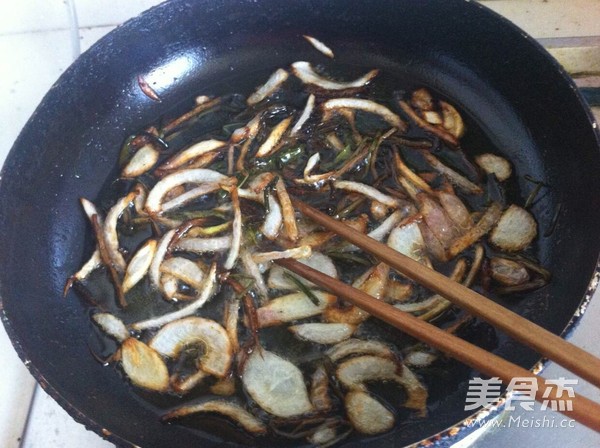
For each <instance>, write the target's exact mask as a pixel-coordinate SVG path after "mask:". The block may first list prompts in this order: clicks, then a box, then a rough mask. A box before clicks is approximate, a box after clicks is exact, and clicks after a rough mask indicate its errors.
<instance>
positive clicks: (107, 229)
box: [102, 192, 136, 272]
mask: <svg viewBox="0 0 600 448" xmlns="http://www.w3.org/2000/svg"><path fill="white" fill-rule="evenodd" d="M135 195H136V194H135V192H131V193H129V194H128V195H127V196H125V197H122V198H121V199H119V200H118V201H117V202H116V203H115V205H113V206H112V207H111V209H110V210H109V211H108V213H107V214H106V219H105V220H104V225H103V226H102V232H103V233H104V240H105V241H106V249H107V251H108V255H109V256H110V259H111V261H112V262H113V264H114V265H115V268H116V269H117V270H118V271H119V272H123V271H125V267H126V266H127V263H125V259H124V258H123V255H122V254H121V252H120V251H119V234H118V233H117V221H118V220H119V217H120V216H121V214H122V213H123V212H124V211H125V209H126V208H127V207H129V205H130V204H131V202H132V201H133V200H134V199H135Z"/></svg>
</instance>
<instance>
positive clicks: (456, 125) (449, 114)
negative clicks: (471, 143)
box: [440, 100, 465, 138]
mask: <svg viewBox="0 0 600 448" xmlns="http://www.w3.org/2000/svg"><path fill="white" fill-rule="evenodd" d="M440 107H441V108H442V117H443V119H444V121H443V123H442V124H443V126H444V129H446V130H447V131H448V132H450V133H451V134H452V135H453V136H454V137H456V138H461V137H462V136H463V134H464V133H465V124H464V122H463V119H462V117H461V116H460V114H459V113H458V111H457V110H456V109H455V108H454V106H452V105H451V104H448V103H447V102H445V101H443V100H440Z"/></svg>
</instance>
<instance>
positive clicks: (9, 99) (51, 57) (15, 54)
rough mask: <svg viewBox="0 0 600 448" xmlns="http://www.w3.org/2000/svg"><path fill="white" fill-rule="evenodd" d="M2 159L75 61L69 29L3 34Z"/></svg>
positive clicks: (0, 45) (0, 47)
mask: <svg viewBox="0 0 600 448" xmlns="http://www.w3.org/2000/svg"><path fill="white" fill-rule="evenodd" d="M0 54H1V55H2V57H0V73H2V82H0V104H2V105H6V106H7V107H0V136H2V138H1V139H0V160H1V161H3V160H4V158H5V157H6V154H8V150H9V149H10V147H11V146H12V144H13V142H14V140H15V139H16V138H17V135H18V134H19V132H20V131H21V128H22V127H23V125H25V123H26V122H27V120H28V119H29V117H30V116H31V114H32V113H33V111H34V110H35V108H36V107H37V105H38V104H39V103H40V101H41V100H42V97H43V96H44V95H45V93H46V92H47V91H48V89H49V88H50V87H51V86H52V84H54V82H55V81H56V80H57V79H58V77H59V76H60V74H61V73H62V72H63V71H64V70H65V69H66V68H67V67H68V66H69V64H70V63H71V60H72V55H71V46H70V38H69V32H68V31H66V30H63V31H43V32H36V33H27V34H12V35H4V36H0Z"/></svg>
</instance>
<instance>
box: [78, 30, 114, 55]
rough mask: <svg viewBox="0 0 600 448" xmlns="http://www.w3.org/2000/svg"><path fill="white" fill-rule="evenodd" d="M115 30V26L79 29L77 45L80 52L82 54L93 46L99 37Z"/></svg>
mask: <svg viewBox="0 0 600 448" xmlns="http://www.w3.org/2000/svg"><path fill="white" fill-rule="evenodd" d="M115 28H116V26H115V25H108V26H98V27H93V28H80V29H79V44H80V47H81V52H82V53H83V52H84V51H86V50H87V49H89V48H90V47H91V46H92V45H94V44H95V43H96V42H97V41H98V40H99V39H100V38H101V37H104V36H105V35H106V34H108V33H110V32H111V31H112V30H114V29H115Z"/></svg>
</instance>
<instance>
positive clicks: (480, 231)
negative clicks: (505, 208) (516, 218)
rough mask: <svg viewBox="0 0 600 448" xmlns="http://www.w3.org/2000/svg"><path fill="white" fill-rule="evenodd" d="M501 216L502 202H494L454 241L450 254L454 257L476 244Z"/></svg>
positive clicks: (449, 250)
mask: <svg viewBox="0 0 600 448" xmlns="http://www.w3.org/2000/svg"><path fill="white" fill-rule="evenodd" d="M501 216H502V207H501V206H500V204H498V203H497V202H494V203H492V204H491V205H490V206H489V207H488V208H487V210H486V211H485V213H484V214H483V216H482V217H481V218H480V219H479V221H477V223H475V225H474V226H473V227H472V228H470V229H469V230H467V231H466V232H465V233H464V234H463V235H461V236H460V237H458V238H457V239H455V240H454V241H453V242H452V244H451V245H450V247H449V248H448V251H447V252H448V256H449V257H450V258H453V257H455V256H457V255H458V254H459V253H461V252H462V251H463V250H465V249H466V248H468V247H469V246H471V245H472V244H475V243H476V242H477V241H478V240H479V239H480V238H482V237H483V236H484V235H486V234H487V233H488V232H489V231H490V230H492V227H494V224H496V222H498V220H499V219H500V217H501ZM534 223H535V221H534Z"/></svg>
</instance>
